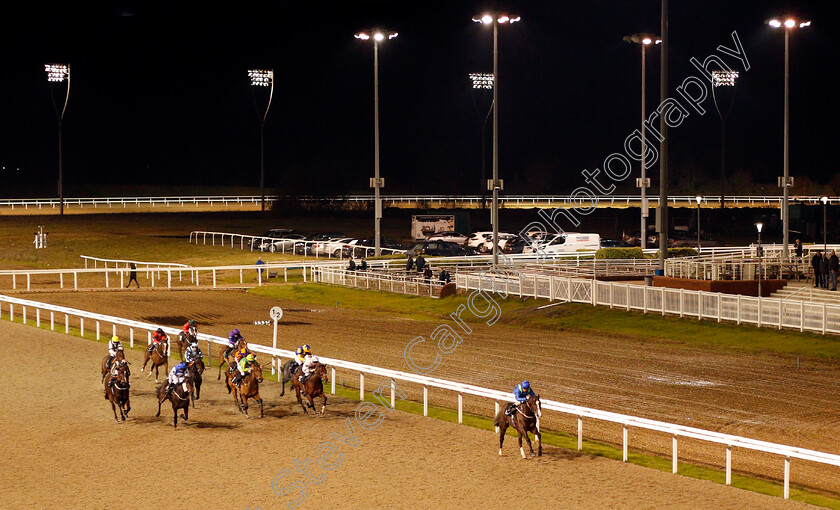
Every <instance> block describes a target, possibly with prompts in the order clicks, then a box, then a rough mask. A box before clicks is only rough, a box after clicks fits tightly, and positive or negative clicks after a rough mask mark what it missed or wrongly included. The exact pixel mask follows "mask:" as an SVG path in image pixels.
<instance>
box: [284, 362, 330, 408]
mask: <svg viewBox="0 0 840 510" xmlns="http://www.w3.org/2000/svg"><path fill="white" fill-rule="evenodd" d="M328 380H329V378H328V377H327V366H326V365H323V364H321V363H318V362H316V363H315V364H314V366H313V371H312V374H311V375H310V376H309V378H308V379H306V381H305V382H303V383H302V382H300V379H299V378H298V377H297V376H294V377H292V388H294V389H295V392H296V393H297V401H298V403H299V404H300V407H301V409H303V414H308V413H307V412H306V406H304V405H303V400H302V399H301V398H300V392H301V391H303V394H304V395H305V396H306V400H308V401H309V404H308V405H309V407H311V408H312V411H313V412H314V413H315V416H318V410H317V409H315V401H314V399H315V397H324V403H323V404H322V405H321V415H322V416H323V414H324V412H325V410H326V408H327V394H326V393H324V383H325V382H327V381H328Z"/></svg>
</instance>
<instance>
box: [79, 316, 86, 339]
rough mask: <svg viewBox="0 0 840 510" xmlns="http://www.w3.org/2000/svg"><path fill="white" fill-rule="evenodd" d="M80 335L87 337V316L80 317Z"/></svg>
mask: <svg viewBox="0 0 840 510" xmlns="http://www.w3.org/2000/svg"><path fill="white" fill-rule="evenodd" d="M79 335H80V336H81V337H82V338H84V337H85V318H84V317H79Z"/></svg>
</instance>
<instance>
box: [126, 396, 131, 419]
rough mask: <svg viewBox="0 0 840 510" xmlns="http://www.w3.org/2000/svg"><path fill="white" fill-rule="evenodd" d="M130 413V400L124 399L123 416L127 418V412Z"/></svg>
mask: <svg viewBox="0 0 840 510" xmlns="http://www.w3.org/2000/svg"><path fill="white" fill-rule="evenodd" d="M129 411H131V399H128V398H127V399H125V416H126V418H128V412H129Z"/></svg>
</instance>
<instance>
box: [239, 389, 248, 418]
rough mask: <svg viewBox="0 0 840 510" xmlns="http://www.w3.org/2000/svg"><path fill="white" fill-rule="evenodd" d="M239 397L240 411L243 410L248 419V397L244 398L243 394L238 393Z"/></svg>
mask: <svg viewBox="0 0 840 510" xmlns="http://www.w3.org/2000/svg"><path fill="white" fill-rule="evenodd" d="M239 395H240V396H241V397H242V409H244V410H245V417H246V418H250V416H249V415H248V397H246V396H245V392H240V393H239Z"/></svg>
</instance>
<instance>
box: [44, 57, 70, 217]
mask: <svg viewBox="0 0 840 510" xmlns="http://www.w3.org/2000/svg"><path fill="white" fill-rule="evenodd" d="M44 70H45V71H46V72H47V81H48V82H49V84H50V97H51V98H52V103H53V108H54V109H55V116H56V117H57V118H58V211H59V214H60V215H61V216H64V168H63V162H62V152H63V146H62V137H61V128H62V124H63V123H64V112H65V111H66V110H67V102H68V101H69V100H70V64H44ZM65 80H66V81H67V91H66V93H65V94H64V105H63V106H62V107H61V111H59V109H58V103H56V102H55V90H54V84H56V83H63V82H64V81H65Z"/></svg>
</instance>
